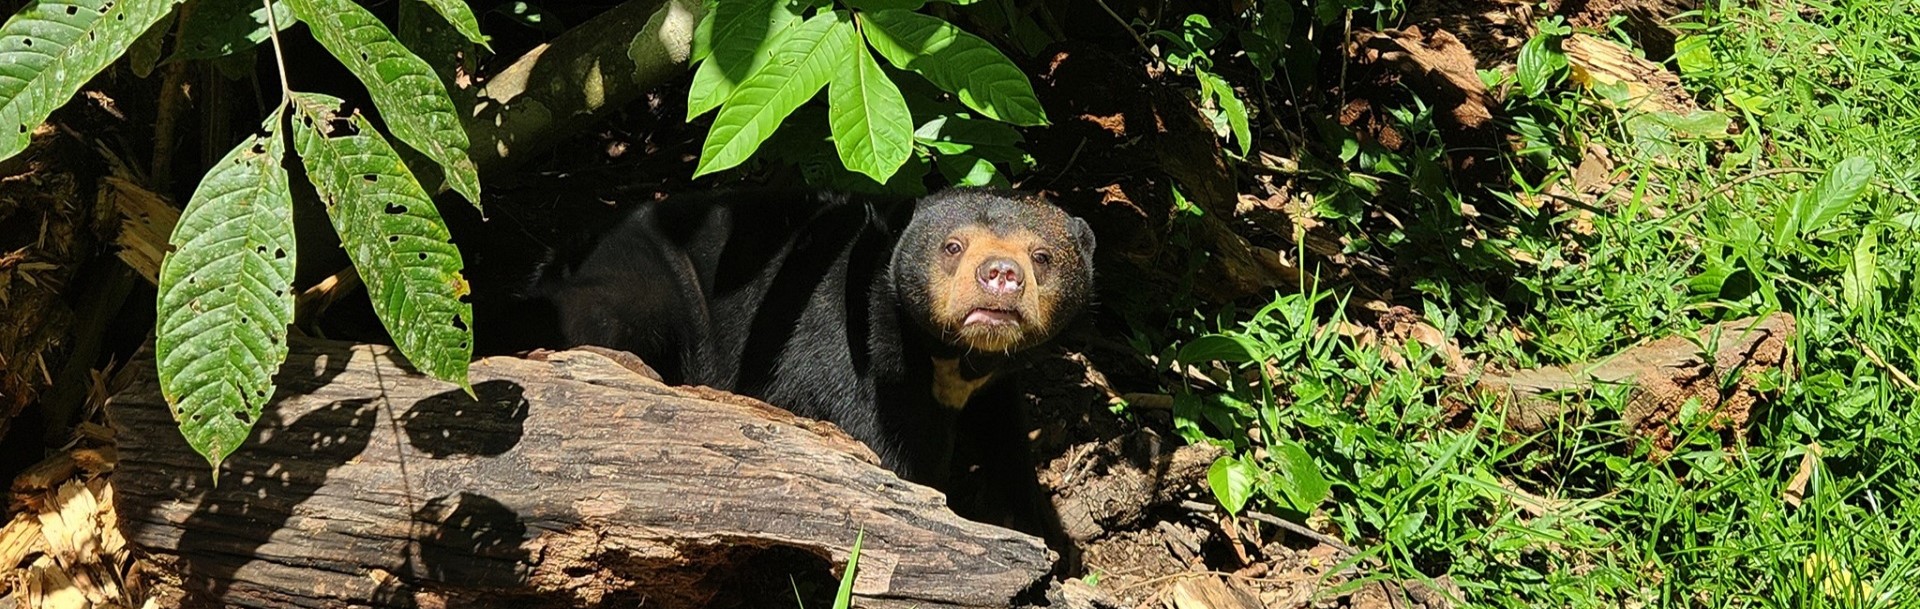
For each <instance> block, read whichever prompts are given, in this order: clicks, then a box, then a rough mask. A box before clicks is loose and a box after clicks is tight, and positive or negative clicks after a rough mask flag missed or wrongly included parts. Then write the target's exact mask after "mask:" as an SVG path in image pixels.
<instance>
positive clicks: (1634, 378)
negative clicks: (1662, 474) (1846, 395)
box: [1475, 313, 1795, 454]
mask: <svg viewBox="0 0 1920 609" xmlns="http://www.w3.org/2000/svg"><path fill="white" fill-rule="evenodd" d="M1794 329H1795V326H1794V319H1793V316H1792V315H1789V314H1786V313H1774V314H1771V315H1768V316H1766V317H1764V318H1746V319H1740V320H1736V321H1729V322H1723V323H1719V324H1714V325H1711V326H1707V327H1705V328H1702V329H1701V330H1700V331H1699V332H1698V333H1697V335H1696V336H1694V337H1687V336H1669V337H1666V338H1662V339H1659V340H1655V341H1652V342H1649V343H1646V344H1644V345H1640V346H1636V347H1633V348H1631V349H1627V350H1625V351H1622V352H1620V353H1618V354H1615V355H1613V356H1612V357H1608V358H1605V359H1603V360H1600V361H1598V362H1596V363H1593V364H1590V365H1585V366H1566V367H1549V368H1536V369H1532V370H1522V371H1519V372H1511V373H1504V374H1489V375H1486V376H1483V377H1481V378H1480V380H1479V381H1478V383H1477V384H1476V385H1475V388H1476V389H1477V390H1478V391H1480V392H1482V393H1483V394H1486V395H1489V396H1491V397H1492V398H1493V399H1494V400H1495V402H1497V403H1500V404H1503V405H1504V406H1505V407H1506V422H1507V428H1508V430H1509V431H1512V432H1515V433H1520V434H1536V433H1541V432H1544V431H1547V430H1549V429H1553V428H1555V426H1557V425H1559V424H1561V422H1562V420H1563V418H1565V417H1566V416H1567V415H1568V414H1569V413H1571V412H1572V411H1573V407H1572V406H1570V402H1569V401H1568V400H1564V399H1561V398H1559V397H1557V396H1561V395H1567V394H1579V393H1585V392H1590V391H1593V390H1596V389H1600V388H1603V387H1607V386H1624V387H1627V388H1628V390H1629V391H1630V393H1629V395H1628V398H1627V399H1628V401H1627V405H1626V407H1625V409H1624V411H1623V412H1622V413H1621V415H1620V422H1621V425H1622V426H1623V427H1624V428H1625V429H1626V430H1628V431H1630V432H1632V433H1635V434H1638V435H1640V436H1642V437H1645V438H1647V439H1649V440H1650V441H1652V442H1653V445H1654V448H1655V453H1656V454H1661V453H1662V452H1664V451H1665V450H1669V449H1671V448H1673V443H1674V442H1675V438H1674V437H1673V436H1672V433H1671V431H1670V430H1669V429H1668V422H1669V421H1670V420H1672V419H1674V418H1675V417H1677V416H1679V414H1680V412H1681V408H1682V407H1683V406H1684V405H1685V404H1686V403H1687V402H1688V401H1689V400H1697V403H1698V404H1699V407H1700V411H1701V412H1702V413H1703V414H1704V416H1707V417H1709V418H1708V419H1706V420H1707V422H1708V424H1709V427H1710V428H1712V429H1715V430H1718V431H1720V432H1722V433H1723V434H1725V435H1728V436H1734V435H1739V434H1742V433H1744V432H1745V429H1746V424H1747V420H1748V418H1749V417H1750V416H1751V415H1752V409H1753V408H1754V406H1755V405H1756V404H1758V403H1759V401H1760V399H1761V397H1762V393H1763V392H1762V390H1761V389H1760V385H1759V383H1760V380H1761V378H1762V375H1764V374H1766V371H1767V370H1770V369H1771V370H1787V369H1789V368H1790V366H1791V365H1792V362H1791V361H1790V357H1791V355H1792V351H1790V350H1788V348H1787V347H1788V344H1787V343H1788V341H1790V340H1791V339H1792V338H1793V334H1794Z"/></svg>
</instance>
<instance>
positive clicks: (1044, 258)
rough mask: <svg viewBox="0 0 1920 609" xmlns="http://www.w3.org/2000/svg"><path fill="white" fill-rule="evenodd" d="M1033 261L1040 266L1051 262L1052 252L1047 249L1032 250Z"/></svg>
mask: <svg viewBox="0 0 1920 609" xmlns="http://www.w3.org/2000/svg"><path fill="white" fill-rule="evenodd" d="M1033 263H1034V264H1038V265H1042V266H1045V265H1049V264H1053V252H1049V251H1047V250H1034V252H1033Z"/></svg>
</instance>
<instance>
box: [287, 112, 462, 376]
mask: <svg viewBox="0 0 1920 609" xmlns="http://www.w3.org/2000/svg"><path fill="white" fill-rule="evenodd" d="M341 103H342V102H341V101H340V100H339V99H338V98H335V97H330V96H326V95H320V94H317V93H296V94H294V106H295V108H296V110H297V111H298V114H297V115H295V117H294V121H293V143H294V149H295V150H298V151H299V152H300V162H301V164H302V165H304V166H305V167H306V168H307V177H308V178H309V179H311V180H312V181H313V188H314V190H316V191H318V192H319V193H320V201H321V202H323V203H325V204H326V207H327V217H328V218H330V219H331V220H333V229H334V232H336V233H339V234H340V244H341V247H342V248H344V249H346V250H347V255H348V257H350V258H352V259H353V266H354V268H355V269H358V270H359V271H360V278H361V279H362V280H363V281H364V282H365V283H366V286H367V294H368V296H370V297H371V298H372V300H373V312H374V313H376V314H378V315H379V316H380V322H381V323H382V324H384V325H385V326H386V327H387V333H388V334H391V335H393V340H394V344H395V345H397V346H399V347H400V352H401V353H402V354H405V355H406V356H407V360H408V361H411V362H413V367H414V368H418V369H419V370H420V371H421V372H425V373H427V374H428V375H430V376H432V377H434V378H437V379H441V380H445V381H450V382H454V383H459V384H460V386H461V387H468V384H467V361H468V360H470V359H472V357H473V325H472V324H473V305H470V304H468V303H465V302H462V301H461V298H462V297H464V296H466V295H467V293H468V286H467V280H466V279H465V278H463V277H461V275H460V272H461V269H462V267H463V266H464V265H463V264H462V262H461V259H460V250H458V249H455V248H454V247H453V244H452V243H450V242H449V239H450V238H451V237H450V235H448V233H447V226H446V223H445V222H442V221H441V219H440V212H439V211H438V210H436V209H434V207H433V200H432V199H430V198H428V196H427V191H426V190H425V189H423V188H421V187H420V182H419V181H418V180H416V179H415V178H414V177H413V173H412V172H410V171H408V170H407V166H406V164H405V163H402V162H401V161H400V155H399V154H398V153H396V152H394V150H393V147H392V146H391V145H389V144H387V140H386V138H382V137H380V132H378V131H375V130H374V129H373V124H372V123H370V122H368V121H367V117H365V116H361V115H359V114H358V113H355V114H352V115H344V114H341V113H340V112H339V110H338V109H339V108H340V106H341Z"/></svg>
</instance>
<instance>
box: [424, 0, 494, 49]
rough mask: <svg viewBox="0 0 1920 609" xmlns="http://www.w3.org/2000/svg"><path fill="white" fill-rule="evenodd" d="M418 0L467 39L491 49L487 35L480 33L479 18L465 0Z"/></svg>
mask: <svg viewBox="0 0 1920 609" xmlns="http://www.w3.org/2000/svg"><path fill="white" fill-rule="evenodd" d="M420 1H421V2H423V3H425V4H426V5H427V6H431V7H433V12H436V13H440V18H441V19H445V20H447V23H449V24H451V25H453V29H454V30H455V31H458V32H460V35H461V36H465V37H467V41H469V42H472V43H474V44H477V45H480V46H482V47H486V48H488V49H492V47H488V46H487V35H486V34H482V33H480V20H479V19H477V18H475V17H474V16H473V8H471V7H469V6H467V2H466V0H420Z"/></svg>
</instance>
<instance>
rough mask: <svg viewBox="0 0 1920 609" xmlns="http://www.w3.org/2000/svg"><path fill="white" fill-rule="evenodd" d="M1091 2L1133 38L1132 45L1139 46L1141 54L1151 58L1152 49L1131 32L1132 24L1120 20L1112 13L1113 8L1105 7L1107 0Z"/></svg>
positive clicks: (1117, 14) (1137, 33) (1144, 40)
mask: <svg viewBox="0 0 1920 609" xmlns="http://www.w3.org/2000/svg"><path fill="white" fill-rule="evenodd" d="M1093 1H1094V2H1095V3H1097V4H1099V5H1100V10H1103V11H1106V12H1107V15H1108V16H1110V17H1113V20H1114V21H1116V22H1119V24H1120V27H1121V28H1123V29H1125V30H1127V35H1128V36H1132V37H1133V42H1134V44H1138V45H1140V51H1141V52H1144V53H1146V54H1147V56H1148V57H1152V56H1153V48H1152V47H1149V46H1147V41H1146V39H1144V38H1141V37H1140V33H1139V32H1135V31H1133V24H1130V23H1127V20H1126V19H1122V18H1121V17H1120V13H1116V12H1113V7H1111V6H1107V0H1093Z"/></svg>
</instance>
